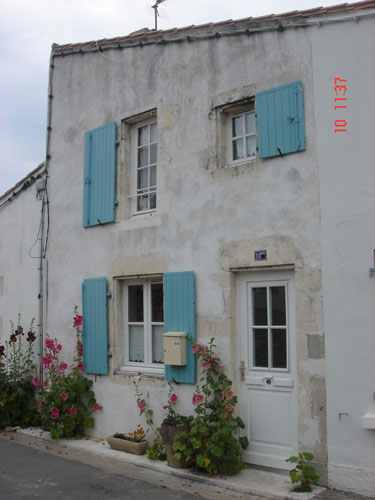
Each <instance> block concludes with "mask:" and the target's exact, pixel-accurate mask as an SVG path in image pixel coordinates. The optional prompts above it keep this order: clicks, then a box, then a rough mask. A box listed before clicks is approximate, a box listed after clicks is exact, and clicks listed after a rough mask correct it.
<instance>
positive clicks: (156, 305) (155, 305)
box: [151, 283, 164, 323]
mask: <svg viewBox="0 0 375 500" xmlns="http://www.w3.org/2000/svg"><path fill="white" fill-rule="evenodd" d="M151 309H152V320H151V321H152V322H155V323H164V312H163V284H162V283H152V285H151Z"/></svg>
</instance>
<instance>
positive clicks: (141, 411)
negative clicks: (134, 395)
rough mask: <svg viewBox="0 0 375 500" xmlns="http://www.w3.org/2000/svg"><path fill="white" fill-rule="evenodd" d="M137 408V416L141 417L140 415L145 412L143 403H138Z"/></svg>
mask: <svg viewBox="0 0 375 500" xmlns="http://www.w3.org/2000/svg"><path fill="white" fill-rule="evenodd" d="M137 406H138V408H139V414H140V415H142V413H143V412H144V411H145V406H146V405H145V402H144V401H138V402H137Z"/></svg>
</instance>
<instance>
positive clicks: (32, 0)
mask: <svg viewBox="0 0 375 500" xmlns="http://www.w3.org/2000/svg"><path fill="white" fill-rule="evenodd" d="M153 3H154V2H152V0H61V1H60V2H51V0H0V195H1V194H3V193H4V192H5V191H7V190H8V189H10V188H12V187H13V186H14V185H15V184H16V183H17V182H18V181H20V180H21V179H22V178H23V177H25V176H26V175H27V174H28V173H29V172H31V171H32V170H33V169H34V168H36V167H37V166H38V165H39V163H41V162H42V161H43V160H44V158H45V143H46V120H47V89H48V65H49V55H50V51H51V45H52V43H58V44H65V43H71V42H75V43H77V42H84V41H89V40H100V39H102V38H112V37H116V36H124V35H127V34H129V33H131V32H133V31H136V30H138V29H141V28H145V27H147V28H149V29H152V28H154V15H153V12H154V11H153V10H152V9H151V8H150V7H151V5H153ZM335 3H337V4H338V3H341V2H340V0H337V1H335V0H328V1H322V0H166V1H165V2H164V3H163V4H162V5H161V6H160V17H159V19H158V29H169V28H174V27H177V28H180V27H183V26H189V25H192V24H195V25H197V24H204V23H207V22H217V21H223V20H227V19H240V18H243V17H250V16H252V17H256V16H262V15H266V14H279V13H282V12H288V11H290V10H304V9H309V8H312V7H317V6H327V5H332V4H335Z"/></svg>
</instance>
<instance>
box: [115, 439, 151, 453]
mask: <svg viewBox="0 0 375 500" xmlns="http://www.w3.org/2000/svg"><path fill="white" fill-rule="evenodd" d="M107 441H108V444H109V446H110V447H111V448H112V449H113V450H120V451H127V452H128V453H133V455H143V454H144V453H145V452H146V450H147V448H148V441H146V440H145V441H141V442H140V443H137V442H135V441H128V440H127V439H120V438H115V437H113V436H110V437H107Z"/></svg>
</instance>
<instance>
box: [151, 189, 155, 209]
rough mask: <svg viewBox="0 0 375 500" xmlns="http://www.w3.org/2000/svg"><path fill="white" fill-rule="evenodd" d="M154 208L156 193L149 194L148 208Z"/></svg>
mask: <svg viewBox="0 0 375 500" xmlns="http://www.w3.org/2000/svg"><path fill="white" fill-rule="evenodd" d="M154 208H156V193H151V194H150V210H152V209H154Z"/></svg>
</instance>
